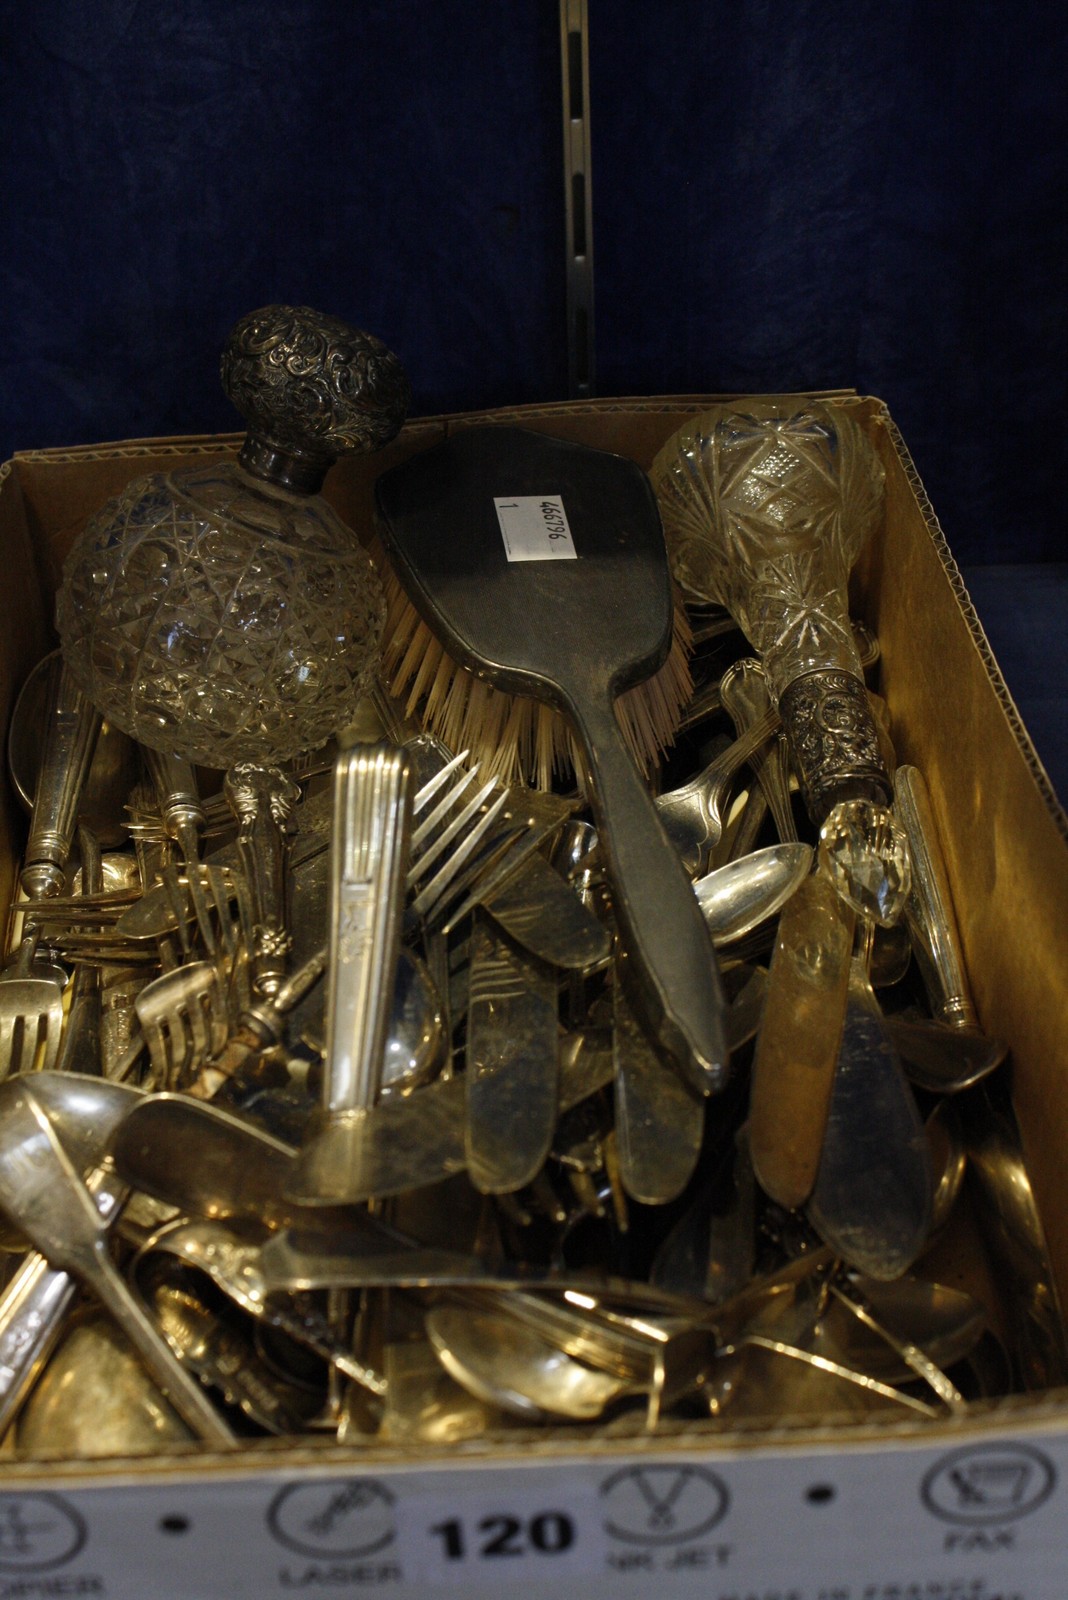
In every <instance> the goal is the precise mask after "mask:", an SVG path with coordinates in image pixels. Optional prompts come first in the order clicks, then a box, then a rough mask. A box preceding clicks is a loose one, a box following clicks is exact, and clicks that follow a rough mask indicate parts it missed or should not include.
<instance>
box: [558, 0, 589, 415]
mask: <svg viewBox="0 0 1068 1600" xmlns="http://www.w3.org/2000/svg"><path fill="white" fill-rule="evenodd" d="M560 65H561V72H562V76H563V90H564V95H563V99H564V206H565V213H566V218H567V368H568V393H569V395H570V396H571V397H572V399H586V398H588V397H590V396H591V395H593V393H594V364H593V350H594V346H593V209H592V204H591V189H592V185H591V178H590V71H589V25H588V22H587V16H586V0H560Z"/></svg>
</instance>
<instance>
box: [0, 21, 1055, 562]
mask: <svg viewBox="0 0 1068 1600" xmlns="http://www.w3.org/2000/svg"><path fill="white" fill-rule="evenodd" d="M589 13H590V35H591V74H592V87H591V104H592V129H593V196H594V244H595V266H596V295H597V301H596V322H597V378H598V382H597V387H598V390H599V392H600V393H601V394H605V395H608V394H613V393H653V392H663V391H668V390H685V391H702V390H709V389H718V388H747V389H756V390H760V389H764V390H767V389H775V388H783V387H801V386H810V385H811V386H816V385H819V386H822V385H829V386H837V385H853V386H856V387H857V388H859V389H862V390H865V391H868V392H872V393H876V394H879V395H882V396H883V397H884V398H885V399H886V400H887V401H888V402H889V404H890V406H891V409H892V410H893V412H894V414H895V416H896V417H897V419H898V421H899V422H900V424H901V427H902V429H903V431H904V434H905V437H906V439H907V440H908V442H909V444H910V446H911V448H912V450H913V454H914V455H915V458H916V461H917V464H918V466H919V468H920V471H921V473H922V475H923V476H924V479H925V481H926V483H927V485H928V488H929V490H930V492H931V496H932V499H933V500H934V503H935V506H936V507H937V508H938V511H939V513H940V515H941V518H942V521H943V524H944V526H945V528H946V531H947V534H948V536H949V539H950V542H951V544H952V546H953V548H954V550H955V551H956V553H957V555H958V557H959V559H961V560H962V561H964V562H967V563H973V564H974V563H992V562H1001V563H1006V562H1008V563H1016V562H1032V563H1033V562H1048V561H1057V560H1063V559H1064V558H1065V556H1066V555H1068V544H1066V540H1065V534H1064V512H1063V502H1064V489H1063V486H1064V484H1065V482H1066V480H1068V472H1066V468H1068V461H1066V438H1068V428H1066V426H1065V421H1066V418H1065V405H1064V399H1065V373H1066V371H1068V360H1066V357H1068V349H1066V344H1068V340H1066V333H1065V295H1064V284H1065V226H1066V214H1068V206H1066V204H1065V199H1066V196H1065V187H1064V172H1065V147H1066V145H1065V138H1064V133H1065V127H1064V120H1065V102H1066V96H1065V92H1064V91H1065V83H1066V81H1068V77H1066V73H1065V65H1066V56H1068V50H1066V31H1068V30H1066V23H1065V18H1066V14H1068V8H1066V7H1065V6H1064V5H1063V3H1056V4H1055V3H1053V0H1028V3H1027V4H1022V5H1021V4H1016V5H1009V4H1006V3H1004V0H935V3H931V0H822V3H816V0H791V3H789V4H787V3H784V0H730V3H727V0H589ZM0 30H2V37H0V63H2V67H0V70H2V73H3V78H2V84H0V96H2V111H3V114H2V117H0V127H2V146H0V181H2V186H3V188H2V192H3V197H4V210H5V214H6V217H5V219H6V228H5V239H4V246H3V249H2V251H0V305H2V307H3V316H2V342H0V458H2V457H4V456H7V455H9V454H10V453H11V451H12V450H13V449H16V448H28V447H32V446H38V445H55V444H66V443H74V442H83V441H89V440H101V439H114V438H122V437H128V436H131V435H138V434H153V433H166V432H183V431H200V430H214V429H227V428H231V427H234V426H236V425H237V422H236V418H235V416H234V414H233V412H232V411H231V410H230V408H229V406H228V403H227V402H226V400H225V398H224V397H223V395H222V393H221V391H220V389H219V387H218V381H217V377H216V372H217V358H218V350H219V346H220V344H221V342H222V340H223V338H224V337H225V334H226V331H227V329H228V328H229V326H230V324H231V323H232V322H233V321H234V320H235V319H236V318H237V317H238V316H239V315H240V314H241V313H242V312H244V311H246V310H249V309H251V308H253V307H255V306H258V305H261V304H263V303H265V302H267V301H270V300H295V301H303V302H306V303H310V304H313V305H318V306H320V307H321V308H322V309H324V310H329V311H333V312H336V313H338V314H340V315H343V316H346V317H348V318H350V319H351V320H353V321H355V322H358V323H360V324H361V325H363V326H365V327H367V328H370V329H371V330H373V331H374V332H376V333H378V334H380V335H381V336H382V337H383V338H384V339H385V340H386V341H387V342H388V343H389V344H391V345H392V346H393V347H394V349H396V350H397V352H398V353H399V354H400V355H401V357H402V358H403V360H404V361H405V363H406V365H407V367H408V369H409V372H410V375H411V378H412V382H413V387H414V391H415V408H414V409H415V410H416V411H419V412H424V413H425V412H429V411H436V410H442V409H454V408H460V407H469V406H483V405H496V404H504V403H509V402H520V401H527V400H543V399H561V398H565V397H566V384H567V361H566V339H565V321H564V272H563V250H564V234H563V216H562V177H561V170H562V158H561V150H562V146H561V132H560V112H561V96H560V86H559V60H558V21H557V5H556V0H269V3H265V0H171V3H169V4H166V5H164V4H148V3H139V0H30V3H27V0H0Z"/></svg>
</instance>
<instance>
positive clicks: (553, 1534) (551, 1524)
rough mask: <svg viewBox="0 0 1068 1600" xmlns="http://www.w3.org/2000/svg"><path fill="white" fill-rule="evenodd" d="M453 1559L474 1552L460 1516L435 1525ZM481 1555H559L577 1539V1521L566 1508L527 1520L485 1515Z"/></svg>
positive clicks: (434, 1528) (481, 1525) (479, 1551)
mask: <svg viewBox="0 0 1068 1600" xmlns="http://www.w3.org/2000/svg"><path fill="white" fill-rule="evenodd" d="M430 1531H431V1533H436V1534H437V1536H438V1538H439V1539H440V1540H441V1542H442V1545H443V1547H444V1551H445V1555H446V1557H447V1558H448V1560H450V1561H463V1560H464V1558H465V1557H466V1556H467V1555H468V1554H469V1553H470V1552H469V1551H468V1548H467V1530H466V1529H465V1527H464V1525H463V1523H462V1522H461V1521H460V1519H459V1518H458V1517H450V1518H449V1520H448V1522H437V1523H435V1524H434V1526H433V1527H432V1528H431V1530H430ZM478 1533H479V1536H480V1537H479V1541H478V1548H477V1549H476V1550H475V1552H474V1554H475V1555H477V1556H480V1557H481V1556H525V1555H529V1554H531V1553H532V1552H533V1553H534V1554H536V1555H542V1556H557V1555H560V1554H561V1553H562V1552H563V1551H564V1550H568V1549H570V1547H571V1546H572V1545H573V1544H574V1542H575V1524H574V1523H573V1522H572V1520H571V1518H570V1517H569V1516H566V1515H565V1514H564V1512H562V1511H540V1512H538V1514H537V1515H536V1516H533V1517H531V1518H530V1520H529V1522H523V1521H522V1519H521V1518H519V1517H505V1516H501V1517H483V1518H482V1520H481V1522H479V1524H478Z"/></svg>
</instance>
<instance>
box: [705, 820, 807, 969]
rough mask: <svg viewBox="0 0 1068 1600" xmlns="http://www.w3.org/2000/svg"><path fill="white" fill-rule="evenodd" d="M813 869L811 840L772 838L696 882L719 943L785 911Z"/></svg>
mask: <svg viewBox="0 0 1068 1600" xmlns="http://www.w3.org/2000/svg"><path fill="white" fill-rule="evenodd" d="M811 869H812V848H811V846H810V845H807V844H797V843H788V844H773V845H769V846H768V847H767V848H766V849H764V850H754V851H752V852H751V853H750V854H749V855H746V856H739V858H738V860H737V861H729V862H728V863H727V864H726V866H723V867H717V868H716V870H715V871H714V872H709V873H707V874H706V875H705V877H703V878H698V879H697V880H696V882H695V883H694V891H695V893H696V895H697V900H698V903H699V905H700V907H701V910H702V912H703V913H704V918H705V921H706V922H707V923H708V926H709V928H710V929H711V930H712V943H713V944H714V945H715V946H716V948H717V949H721V948H722V947H723V946H724V945H729V944H732V943H733V942H734V941H735V940H738V939H742V938H744V937H745V935H746V934H748V933H752V931H753V930H754V928H758V927H760V925H761V923H763V922H766V921H767V920H768V918H769V917H772V916H774V915H775V913H776V912H777V911H781V910H782V907H783V906H784V905H785V904H786V902H787V900H789V898H790V896H791V895H792V894H793V892H794V890H795V889H796V888H797V887H798V885H799V884H800V883H801V882H802V880H803V879H804V878H806V877H807V876H808V874H809V872H810V871H811Z"/></svg>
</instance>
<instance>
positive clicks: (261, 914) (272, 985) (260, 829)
mask: <svg viewBox="0 0 1068 1600" xmlns="http://www.w3.org/2000/svg"><path fill="white" fill-rule="evenodd" d="M223 787H224V790H225V793H226V798H227V800H228V801H229V804H230V809H231V810H232V811H233V813H234V816H235V818H236V819H237V824H238V835H237V847H238V851H239V852H240V855H241V865H242V866H243V868H244V870H245V877H246V880H247V882H248V885H249V890H250V893H251V896H252V906H253V935H252V937H253V950H252V987H253V990H254V991H255V992H256V993H257V994H262V995H272V994H274V993H275V992H276V991H277V989H278V986H279V984H280V983H281V982H282V980H283V978H284V977H285V971H286V958H287V956H288V955H289V950H290V946H291V944H292V939H291V938H290V934H289V930H288V927H287V924H286V910H285V856H286V843H287V823H288V820H289V814H290V812H291V811H292V809H293V807H294V806H295V805H296V803H297V801H298V800H299V798H300V789H299V787H298V785H297V784H295V783H294V782H293V780H292V778H289V777H287V776H286V774H285V773H284V772H283V771H282V770H281V768H280V767H267V766H258V765H256V764H255V763H253V762H241V763H239V764H238V765H236V766H233V767H231V768H230V769H229V771H228V772H227V774H226V778H225V780H224V783H223Z"/></svg>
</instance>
